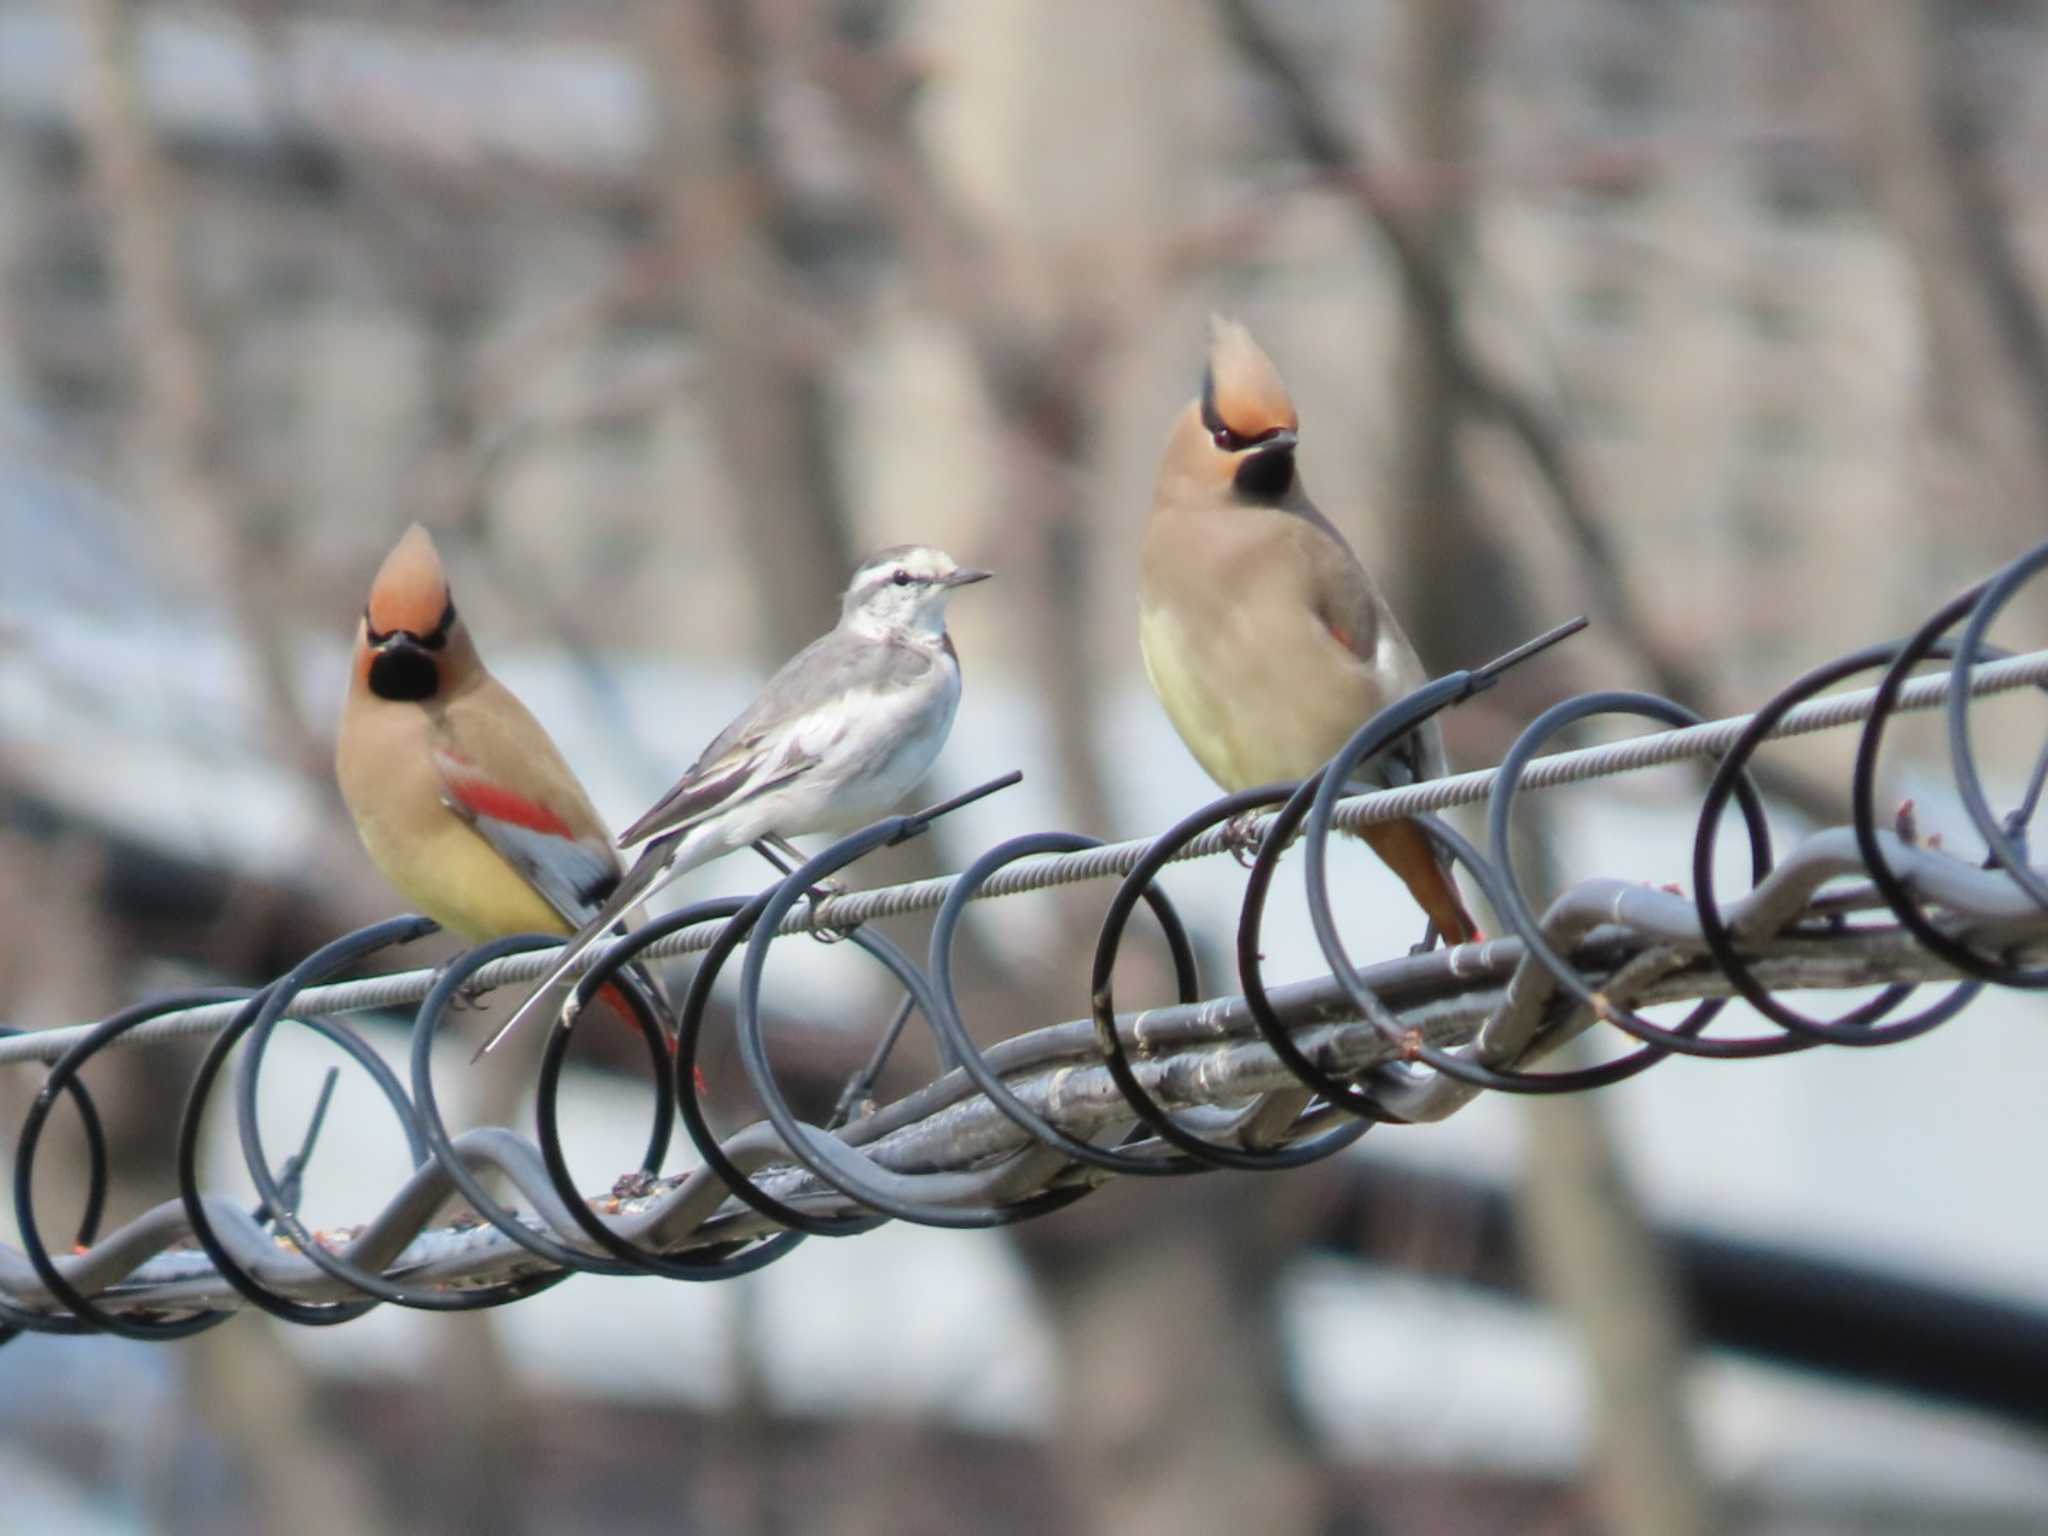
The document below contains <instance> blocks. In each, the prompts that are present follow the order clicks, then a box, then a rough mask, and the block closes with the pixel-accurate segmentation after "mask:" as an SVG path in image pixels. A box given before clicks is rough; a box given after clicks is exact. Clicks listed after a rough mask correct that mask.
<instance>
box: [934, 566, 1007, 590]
mask: <svg viewBox="0 0 2048 1536" xmlns="http://www.w3.org/2000/svg"><path fill="white" fill-rule="evenodd" d="M993 575H995V572H994V571H978V570H976V569H975V568H974V567H973V566H971V565H963V566H960V567H959V568H958V569H956V570H955V571H954V572H953V574H952V575H950V576H948V577H947V578H946V585H947V586H949V587H971V586H973V585H974V584H975V583H976V582H977V581H987V580H988V579H989V577H991V576H993Z"/></svg>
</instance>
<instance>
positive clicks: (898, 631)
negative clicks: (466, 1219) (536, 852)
mask: <svg viewBox="0 0 2048 1536" xmlns="http://www.w3.org/2000/svg"><path fill="white" fill-rule="evenodd" d="M989 574H990V573H989V572H987V571H978V570H974V569H971V568H969V567H967V566H963V565H960V564H958V563H956V562H955V561H954V559H953V557H952V556H951V555H949V554H947V553H946V552H945V551H944V550H940V549H931V548H926V547H924V546H921V545H915V544H899V545H896V546H894V547H893V548H889V549H884V550H880V551H877V552H876V553H875V554H872V555H870V556H868V558H867V559H866V560H864V561H862V562H861V566H860V569H858V570H856V571H855V572H854V573H853V580H852V581H851V582H849V583H848V584H847V588H846V596H845V597H844V599H843V600H842V601H841V604H840V610H839V623H838V626H837V627H836V628H834V629H833V630H832V631H831V633H829V634H826V635H823V636H821V637H820V638H818V639H816V640H813V641H812V642H811V643H810V644H809V645H807V646H805V647H804V648H803V649H802V650H801V651H799V652H797V654H796V655H795V656H793V657H791V658H790V660H789V661H788V662H786V663H785V664H784V665H783V668H782V670H781V671H779V672H777V673H776V674H775V676H774V677H772V678H770V679H769V681H768V686H767V687H765V688H763V689H762V690H761V695H760V697H759V698H757V699H755V700H754V702H753V704H752V705H751V706H749V707H748V708H747V710H746V711H745V712H744V713H742V714H741V715H740V717H739V718H738V719H736V720H734V721H733V722H732V724H731V725H728V726H727V727H726V728H725V729H724V730H723V731H721V732H720V733H719V734H718V737H717V739H716V740H714V741H713V742H712V743H711V745H710V746H708V747H706V748H705V749H704V752H703V755H702V756H700V757H699V758H698V759H697V761H696V762H695V763H693V764H692V765H691V767H690V770H689V772H687V773H685V774H684V775H683V776H682V778H681V779H679V780H678V781H677V782H676V785H675V787H674V788H673V789H671V790H670V791H669V792H668V793H667V794H666V795H663V796H662V797H661V799H660V800H658V801H657V802H656V803H655V804H654V806H653V807H652V808H651V809H650V810H649V811H648V812H647V814H646V815H644V816H642V817H641V818H640V819H639V820H638V821H636V822H634V823H633V825H632V826H630V827H628V828H627V829H626V830H625V831H624V832H623V833H622V834H620V837H619V846H620V847H622V848H627V847H631V846H632V845H633V844H635V843H638V842H641V841H643V840H645V839H648V838H652V839H653V841H652V842H649V843H648V844H647V846H646V848H645V849H643V850H642V851H641V854H640V857H639V858H638V860H636V861H635V863H634V865H633V867H632V868H631V869H630V870H628V871H627V872H626V876H625V878H624V879H623V880H621V881H620V882H619V885H618V888H617V889H616V890H615V891H613V892H612V894H611V896H610V897H609V899H607V900H606V902H605V904H604V906H603V907H602V908H601V909H600V910H599V911H598V912H597V914H596V915H595V916H593V917H592V918H591V919H590V920H589V921H588V922H586V923H585V924H584V925H583V926H582V927H581V928H579V929H578V930H577V931H576V933H575V935H574V936H573V937H572V938H570V940H569V941H568V943H566V944H564V945H563V946H562V949H561V952H560V953H559V954H557V955H556V957H555V963H554V965H553V966H552V967H550V969H549V970H548V973H547V975H546V976H545V977H544V978H543V979H542V981H541V983H540V985H539V986H538V987H536V988H535V989H534V991H533V993H532V995H531V996H529V997H528V998H527V999H526V1000H525V1001H524V1002H522V1003H521V1004H520V1005H519V1007H518V1009H517V1010H516V1011H515V1012H514V1013H513V1015H512V1017H511V1018H510V1019H508V1020H507V1021H506V1023H505V1026H504V1028H502V1029H500V1030H499V1031H498V1032H497V1034H495V1035H493V1036H492V1037H491V1039H490V1040H489V1042H488V1043H486V1044H485V1046H484V1050H486V1051H488V1050H489V1049H491V1047H492V1046H494V1045H496V1044H497V1043H498V1042H499V1041H500V1040H502V1039H504V1038H505V1036H506V1035H507V1034H509V1033H511V1031H512V1030H514V1029H515V1028H517V1027H518V1026H519V1024H520V1023H521V1021H522V1020H525V1019H529V1018H533V1017H536V1016H544V1015H547V1014H551V1013H553V1012H555V1011H556V1010H558V1009H560V1008H561V1007H563V1005H564V1004H565V1003H566V1002H567V1000H568V999H569V997H570V995H571V994H572V993H573V992H574V990H575V982H574V980H573V979H572V978H571V976H570V974H569V973H570V971H571V969H572V968H573V967H574V966H575V964H576V962H577V960H578V959H579V958H580V957H581V956H582V955H583V953H584V952H585V951H586V950H588V949H589V948H590V947H591V946H592V945H593V944H595V943H597V942H598V941H599V940H600V939H602V938H603V936H604V935H605V933H606V932H607V931H608V930H609V929H611V928H612V926H613V925H614V924H616V923H617V922H618V921H619V920H620V919H621V918H622V917H623V916H624V915H625V914H626V913H628V912H630V911H632V910H633V908H635V907H637V906H638V905H639V904H640V903H641V902H643V901H645V900H646V899H647V898H648V897H649V896H652V895H653V894H654V893H655V892H656V891H658V890H660V889H661V888H662V887H663V886H665V885H667V884H668V883H669V882H670V881H671V880H674V879H676V878H677V877H678V876H680V875H682V874H683V873H685V872H686V871H688V870H691V869H695V868H696V867H697V866H698V865H700V864H705V863H709V862H710V861H711V860H713V859H716V858H719V857H720V856H722V855H724V854H727V853H731V852H732V851H733V850H734V849H737V848H745V847H747V846H749V845H750V844H757V843H765V844H767V845H769V846H770V847H773V848H776V849H779V850H781V851H783V852H784V853H791V852H794V850H791V849H789V847H788V844H787V841H786V840H787V839H789V838H792V837H801V836H803V835H805V834H806V833H812V832H827V833H835V834H844V833H847V832H852V831H856V830H858V829H859V828H861V827H863V826H866V825H867V824H868V823H869V822H871V821H874V820H876V819H877V818H879V817H881V816H884V815H886V814H888V812H889V811H890V810H891V809H893V808H894V807H895V805H896V803H897V802H898V801H900V800H901V799H902V798H903V797H904V795H906V794H908V793H909V792H910V790H911V788H912V786H914V785H915V784H916V783H917V782H918V781H919V780H920V779H922V778H923V777H924V776H925V774H926V772H927V771H928V770H929V769H930V768H931V765H932V762H933V760H934V759H935V758H937V757H938V755H939V749H940V748H941V747H943V746H944V745H945V744H946V735H947V733H948V732H949V731H951V730H952V728H953V714H954V711H955V710H956V709H957V708H958V707H959V704H960V661H959V658H958V656H957V655H955V653H954V650H953V641H952V639H951V637H950V636H948V635H947V633H946V603H947V600H948V599H949V598H951V597H952V595H953V593H954V592H955V591H956V590H957V589H959V588H961V587H964V586H966V585H968V584H969V583H970V582H976V581H982V580H985V579H987V577H988V575H989ZM477 1054H478V1055H482V1054H483V1052H482V1051H479V1052H478V1053H477Z"/></svg>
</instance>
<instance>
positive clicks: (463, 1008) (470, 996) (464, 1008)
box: [430, 960, 489, 1013]
mask: <svg viewBox="0 0 2048 1536" xmlns="http://www.w3.org/2000/svg"><path fill="white" fill-rule="evenodd" d="M454 963H455V962H454V961H452V960H451V961H449V962H448V965H453V964H454ZM448 965H440V966H436V967H435V968H434V975H433V984H434V985H436V986H438V985H439V984H440V981H441V977H442V976H443V975H444V974H446V972H447V970H448ZM430 990H431V989H430ZM488 990H489V989H488V988H486V987H483V986H481V985H479V984H478V983H477V981H476V980H475V978H471V979H470V980H468V981H465V982H464V983H463V984H462V985H461V986H459V987H457V988H456V989H455V995H454V996H453V997H451V998H449V999H448V1011H449V1012H450V1013H474V1012H475V1011H476V1010H477V1009H479V1008H481V1007H483V1006H484V996H485V994H486V993H487V992H488Z"/></svg>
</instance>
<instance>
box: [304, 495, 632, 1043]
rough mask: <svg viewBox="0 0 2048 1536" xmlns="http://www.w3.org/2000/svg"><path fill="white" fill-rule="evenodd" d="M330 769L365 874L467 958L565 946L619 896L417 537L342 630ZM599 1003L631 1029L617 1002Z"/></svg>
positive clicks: (594, 837)
mask: <svg viewBox="0 0 2048 1536" xmlns="http://www.w3.org/2000/svg"><path fill="white" fill-rule="evenodd" d="M334 766H335V778H336V780H337V781H338V783H339V785H340V788H341V797H342V800H343V802H344V804H346V805H347V807H348V812H349V815H350V817H351V818H352V819H353V820H354V822H355V827H356V832H357V835H358V836H360V837H361V839H362V842H363V847H364V849H365V850H366V851H367V852H368V854H369V855H370V861H371V862H372V863H373V864H375V865H376V866H377V868H378V870H379V871H380V872H381V873H382V874H383V876H384V878H385V879H386V880H387V881H389V882H390V883H391V885H392V886H393V887H395V888H396V889H397V891H398V893H399V894H400V895H401V896H403V897H404V898H405V900H406V901H408V902H409V903H411V904H412V905H413V906H414V907H416V908H417V909H418V910H419V911H421V912H422V913H424V914H425V915H426V916H428V917H431V918H432V919H433V920H434V921H435V922H437V923H439V924H440V925H441V926H442V927H443V928H446V929H448V930H450V931H451V932H453V933H456V934H458V935H460V936H461V937H463V938H465V939H467V940H469V941H470V942H472V943H479V942H482V941H484V940H487V939H495V938H503V937H506V936H508V935H511V934H520V933H552V934H569V933H572V932H574V931H575V930H576V929H577V928H578V927H580V926H581V925H582V924H583V923H584V922H585V921H586V920H588V919H589V918H590V917H591V916H592V915H593V914H595V913H596V912H598V911H600V910H602V909H603V908H604V907H605V904H606V902H607V900H608V899H609V898H610V897H611V895H612V893H613V892H614V891H616V890H617V889H618V887H619V880H620V877H621V876H622V875H623V874H624V865H623V864H622V862H621V861H620V858H619V855H618V853H617V851H616V850H615V849H614V848H613V847H612V840H611V834H610V832H609V831H608V830H607V829H606V826H605V823H604V820H603V818H601V817H600V816H599V815H598V813H597V809H596V807H595V806H593V805H592V804H591V801H590V796H589V795H588V794H586V793H585V792H584V789H583V786H582V785H581V784H580V783H578V782H577V779H576V775H575V774H574V773H573V772H571V771H570V768H569V765H568V763H567V762H565V761H564V760H563V758H562V754H561V752H560V750H559V749H557V747H556V746H555V743H554V741H553V740H552V739H551V738H550V737H549V735H548V733H547V731H546V730H545V729H543V728H542V726H541V723H540V722H539V721H538V720H536V719H535V718H534V717H533V715H532V714H531V713H530V712H529V711H528V710H527V708H526V706H525V705H524V704H522V703H520V702H519V700H518V698H517V697H516V696H515V695H514V694H513V693H512V692H511V690H510V689H508V688H506V687H505V685H504V684H503V683H501V682H499V681H498V679H497V678H496V677H494V676H492V675H491V671H490V669H489V668H488V667H486V666H485V665H484V662H483V658H482V657H481V656H480V655H478V653H477V649H476V643H475V641H474V640H473V639H472V638H471V636H470V633H469V626H468V625H467V624H466V623H465V622H464V621H463V619H462V618H461V616H460V615H459V614H458V613H457V612H456V610H455V600H454V597H453V595H452V594H451V592H450V590H449V585H448V577H447V573H446V571H445V570H444V569H443V567H442V564H441V557H440V553H439V552H438V551H437V550H436V549H435V547H434V541H433V538H432V536H431V535H429V534H428V532H427V530H426V529H425V528H423V527H421V526H420V525H419V524H418V523H414V524H413V525H412V526H411V527H409V528H407V529H406V531H405V533H404V535H403V536H402V537H400V539H399V540H398V542H397V544H395V545H394V546H393V547H392V549H391V552H390V553H389V554H388V555H386V556H385V558H384V563H383V565H382V566H381V567H379V569H378V571H377V576H376V580H375V581H373V582H372V583H371V585H370V596H369V601H368V603H367V604H366V605H365V606H364V609H363V616H362V618H361V620H360V621H358V623H357V625H356V639H355V655H354V660H353V662H352V663H351V666H350V671H349V685H348V696H347V699H346V701H345V702H344V704H343V705H342V711H341V724H340V727H339V729H338V730H337V732H336V735H335V753H334ZM659 995H660V994H659V991H658V990H657V991H656V996H657V997H659ZM608 1001H609V1002H610V1004H611V1006H612V1008H613V1011H616V1012H618V1013H620V1014H621V1015H622V1016H623V1017H626V1018H631V1017H632V1016H633V1015H632V1014H631V1013H630V1012H629V1011H628V1009H629V1005H628V1004H627V1003H626V1000H625V998H624V997H623V996H622V995H619V994H617V993H616V992H613V993H611V994H610V996H609V998H608Z"/></svg>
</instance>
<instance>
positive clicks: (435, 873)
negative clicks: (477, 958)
mask: <svg viewBox="0 0 2048 1536" xmlns="http://www.w3.org/2000/svg"><path fill="white" fill-rule="evenodd" d="M361 830H362V834H363V845H364V847H366V848H367V849H368V850H369V854H370V858H371V859H372V860H373V861H374V862H375V863H376V865H377V868H378V869H380V870H381V871H383V874H384V878H385V879H386V880H389V881H390V882H391V884H392V885H393V886H394V887H395V888H396V889H397V891H398V894H399V895H401V896H403V897H404V898H405V899H406V901H407V902H409V903H410V904H411V905H412V906H414V907H416V908H417V909H418V910H419V911H421V912H422V913H424V914H426V915H427V916H428V917H431V918H432V919H433V920H434V921H435V922H437V923H439V924H440V925H441V926H442V927H443V928H446V929H448V930H449V931H450V932H452V933H455V934H459V935H460V936H461V937H463V938H465V939H469V940H472V941H482V940H484V939H496V938H502V937H504V936H505V935H506V934H512V933H562V934H566V933H568V932H570V931H571V930H570V927H569V924H567V923H566V922H564V921H563V920H562V917H561V914H559V913H558V912H556V911H555V909H554V908H553V907H551V906H549V905H548V904H547V902H546V901H544V900H542V899H541V896H540V893H539V892H537V891H536V890H534V888H533V887H532V886H530V885H528V884H527V883H526V881H525V880H523V879H521V878H520V876H519V874H518V873H517V871H515V870H514V869H513V868H512V866H511V865H510V864H508V863H506V862H505V860H504V859H503V858H501V857H500V856H499V854H498V853H497V851H496V850H495V849H493V848H492V847H491V845H490V844H489V843H487V842H485V841H484V840H483V839H482V838H481V837H479V836H478V835H477V834H476V833H475V832H474V831H472V830H471V829H470V828H469V827H468V826H467V825H466V824H465V823H463V822H462V821H461V820H460V819H458V818H457V817H455V816H453V815H450V816H449V817H448V818H447V819H446V820H445V821H444V822H442V823H441V824H440V826H439V827H437V828H436V829H435V830H434V831H433V832H431V833H429V834H427V835H425V836H413V837H409V838H405V839H403V840H402V841H401V840H399V839H397V838H393V837H388V836H384V835H381V831H380V829H379V828H376V827H373V826H365V827H363V828H361Z"/></svg>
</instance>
